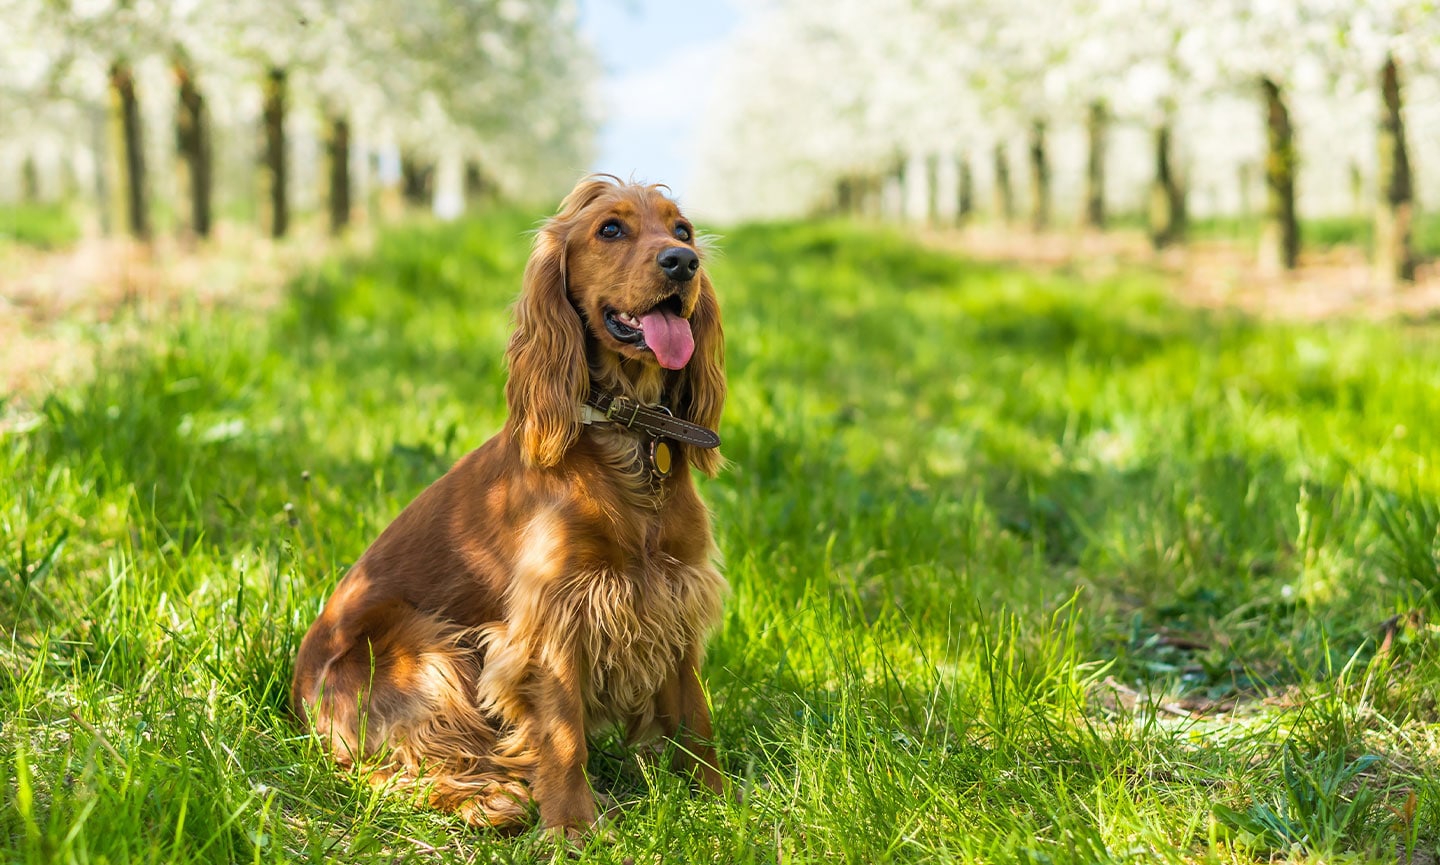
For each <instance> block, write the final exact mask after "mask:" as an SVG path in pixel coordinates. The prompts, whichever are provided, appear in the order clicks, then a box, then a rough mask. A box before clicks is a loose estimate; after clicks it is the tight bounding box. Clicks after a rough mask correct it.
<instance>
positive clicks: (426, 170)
mask: <svg viewBox="0 0 1440 865" xmlns="http://www.w3.org/2000/svg"><path fill="white" fill-rule="evenodd" d="M434 184H435V168H434V166H432V165H430V164H428V163H422V162H421V161H420V160H419V159H417V158H416V157H415V156H414V155H413V154H409V153H405V154H401V156H400V190H401V194H402V195H403V196H404V197H405V203H407V204H409V205H411V206H412V207H429V206H430V199H431V197H432V196H431V190H432V188H433V187H434Z"/></svg>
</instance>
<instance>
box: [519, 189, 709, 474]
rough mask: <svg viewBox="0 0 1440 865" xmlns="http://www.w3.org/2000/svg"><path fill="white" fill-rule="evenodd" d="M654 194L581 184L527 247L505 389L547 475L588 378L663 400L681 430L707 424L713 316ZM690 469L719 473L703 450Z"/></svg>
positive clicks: (676, 224) (703, 278)
mask: <svg viewBox="0 0 1440 865" xmlns="http://www.w3.org/2000/svg"><path fill="white" fill-rule="evenodd" d="M662 189H663V187H658V186H642V185H638V184H629V183H623V182H621V181H620V180H618V179H616V178H613V177H609V176H604V175H601V176H593V177H588V178H586V179H585V180H582V181H581V182H580V184H579V185H578V186H576V187H575V189H574V190H572V191H571V193H570V194H569V195H568V196H566V197H565V200H564V201H563V202H561V204H560V211H559V213H558V214H556V215H555V216H554V217H553V218H551V219H550V220H549V221H547V222H546V223H545V225H544V226H543V227H542V228H541V229H540V231H539V233H538V235H537V236H536V239H535V247H534V250H533V251H532V252H531V255H530V261H529V264H528V265H527V266H526V269H525V285H524V288H523V290H522V292H521V295H520V300H519V302H518V303H517V304H516V307H515V333H514V335H513V336H512V337H511V339H510V346H509V349H508V351H507V358H508V360H509V365H510V380H509V382H508V383H507V384H506V387H505V394H506V400H507V401H508V403H509V406H510V412H511V414H512V415H513V416H514V417H515V419H516V421H518V423H517V425H516V427H515V429H516V432H517V434H518V435H519V436H520V438H521V442H520V445H521V450H522V452H523V453H524V455H525V458H526V460H527V461H529V462H530V463H531V464H533V465H539V466H553V465H555V464H556V463H558V462H559V461H560V459H561V457H563V456H564V453H565V451H566V450H567V449H568V448H569V447H570V446H571V445H572V444H574V442H575V439H576V438H577V437H578V436H579V425H578V423H577V419H576V409H577V407H578V406H579V405H580V403H581V402H583V401H584V399H585V395H586V393H587V392H588V391H589V389H590V386H591V383H592V381H591V379H592V377H593V378H595V379H596V381H595V382H594V383H595V384H596V385H597V386H599V387H602V388H606V389H608V390H612V391H615V392H618V393H624V394H626V395H628V396H632V397H638V398H640V399H641V400H643V401H651V400H654V399H657V398H663V399H664V400H665V401H666V403H667V404H668V405H669V407H670V409H671V410H672V411H674V412H675V413H676V414H677V415H679V416H681V417H683V418H685V419H686V420H689V421H691V422H693V423H698V424H701V425H702V426H707V427H711V428H714V427H715V426H716V425H717V424H718V423H719V420H720V410H721V408H722V407H723V405H724V402H725V361H724V342H723V335H722V332H721V327H720V306H719V302H718V301H717V300H716V297H715V289H714V287H713V286H712V285H711V283H710V278H709V276H708V275H707V274H706V273H705V268H704V265H703V263H702V261H701V249H700V247H699V246H698V244H697V243H696V239H695V229H694V226H692V225H691V224H690V221H689V220H687V219H686V218H685V217H684V215H683V214H681V213H680V209H679V207H677V206H676V204H675V202H674V201H672V200H671V199H669V198H668V197H666V196H665V195H664V194H663V192H662ZM690 460H691V462H692V463H693V464H695V465H696V466H697V467H698V468H700V469H701V470H702V471H704V472H706V473H707V474H711V475H713V474H714V473H715V472H716V470H718V469H719V467H720V456H719V454H718V453H717V452H716V451H714V450H708V451H705V450H696V449H691V453H690Z"/></svg>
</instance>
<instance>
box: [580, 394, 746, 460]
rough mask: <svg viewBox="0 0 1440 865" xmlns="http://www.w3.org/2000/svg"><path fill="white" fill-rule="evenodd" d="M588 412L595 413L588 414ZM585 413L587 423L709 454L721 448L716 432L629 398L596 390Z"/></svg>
mask: <svg viewBox="0 0 1440 865" xmlns="http://www.w3.org/2000/svg"><path fill="white" fill-rule="evenodd" d="M585 408H589V409H593V410H594V412H593V413H587V412H585V411H584V409H585ZM581 411H582V416H583V418H584V421H585V423H614V424H619V425H620V426H623V427H625V428H626V429H632V430H636V431H638V432H642V433H646V434H647V435H650V436H651V437H654V438H668V439H674V440H675V441H677V442H684V443H685V444H687V445H690V446H691V447H697V448H703V449H706V450H708V449H710V448H715V447H719V446H720V436H719V435H717V434H716V433H715V431H714V430H712V429H708V428H706V427H703V426H700V425H699V424H695V423H690V422H689V421H685V420H681V419H680V418H678V417H675V416H674V415H673V414H671V413H670V409H668V408H666V407H665V406H663V405H642V404H640V403H638V402H636V401H634V400H632V399H629V398H628V397H623V396H615V395H613V394H608V393H604V392H602V391H597V390H592V391H590V395H589V396H587V397H586V398H585V405H584V406H583V407H582V409H581Z"/></svg>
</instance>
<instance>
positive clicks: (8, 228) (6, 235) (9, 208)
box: [0, 203, 80, 250]
mask: <svg viewBox="0 0 1440 865" xmlns="http://www.w3.org/2000/svg"><path fill="white" fill-rule="evenodd" d="M79 239H80V225H79V223H77V222H76V221H75V215H74V213H73V212H72V210H71V208H70V206H69V205H66V204H58V203H56V204H43V203H41V204H18V203H17V204H3V205H0V250H3V247H4V246H5V245H6V244H12V243H13V244H16V245H20V246H30V247H37V248H40V249H58V248H60V247H63V246H69V245H70V244H72V243H74V242H75V241H77V240H79Z"/></svg>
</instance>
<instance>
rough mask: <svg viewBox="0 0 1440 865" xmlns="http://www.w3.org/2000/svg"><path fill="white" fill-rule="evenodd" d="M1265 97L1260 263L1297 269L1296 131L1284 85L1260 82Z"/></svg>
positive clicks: (1266, 79)
mask: <svg viewBox="0 0 1440 865" xmlns="http://www.w3.org/2000/svg"><path fill="white" fill-rule="evenodd" d="M1260 90H1261V92H1262V93H1263V94H1264V97H1265V130H1266V142H1267V148H1266V153H1265V190H1266V201H1265V227H1264V229H1263V230H1262V232H1261V236H1260V262H1261V265H1262V267H1266V268H1269V269H1272V270H1275V269H1279V268H1281V267H1283V268H1284V269H1286V270H1293V269H1294V268H1295V265H1296V262H1297V261H1298V259H1299V257H1300V224H1299V221H1298V220H1297V218H1296V214H1295V168H1296V153H1295V131H1294V129H1293V128H1292V127H1291V125H1290V112H1289V110H1288V109H1286V107H1285V99H1284V94H1283V93H1281V91H1280V86H1279V85H1278V84H1276V83H1275V81H1274V80H1272V79H1270V78H1262V79H1260Z"/></svg>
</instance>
